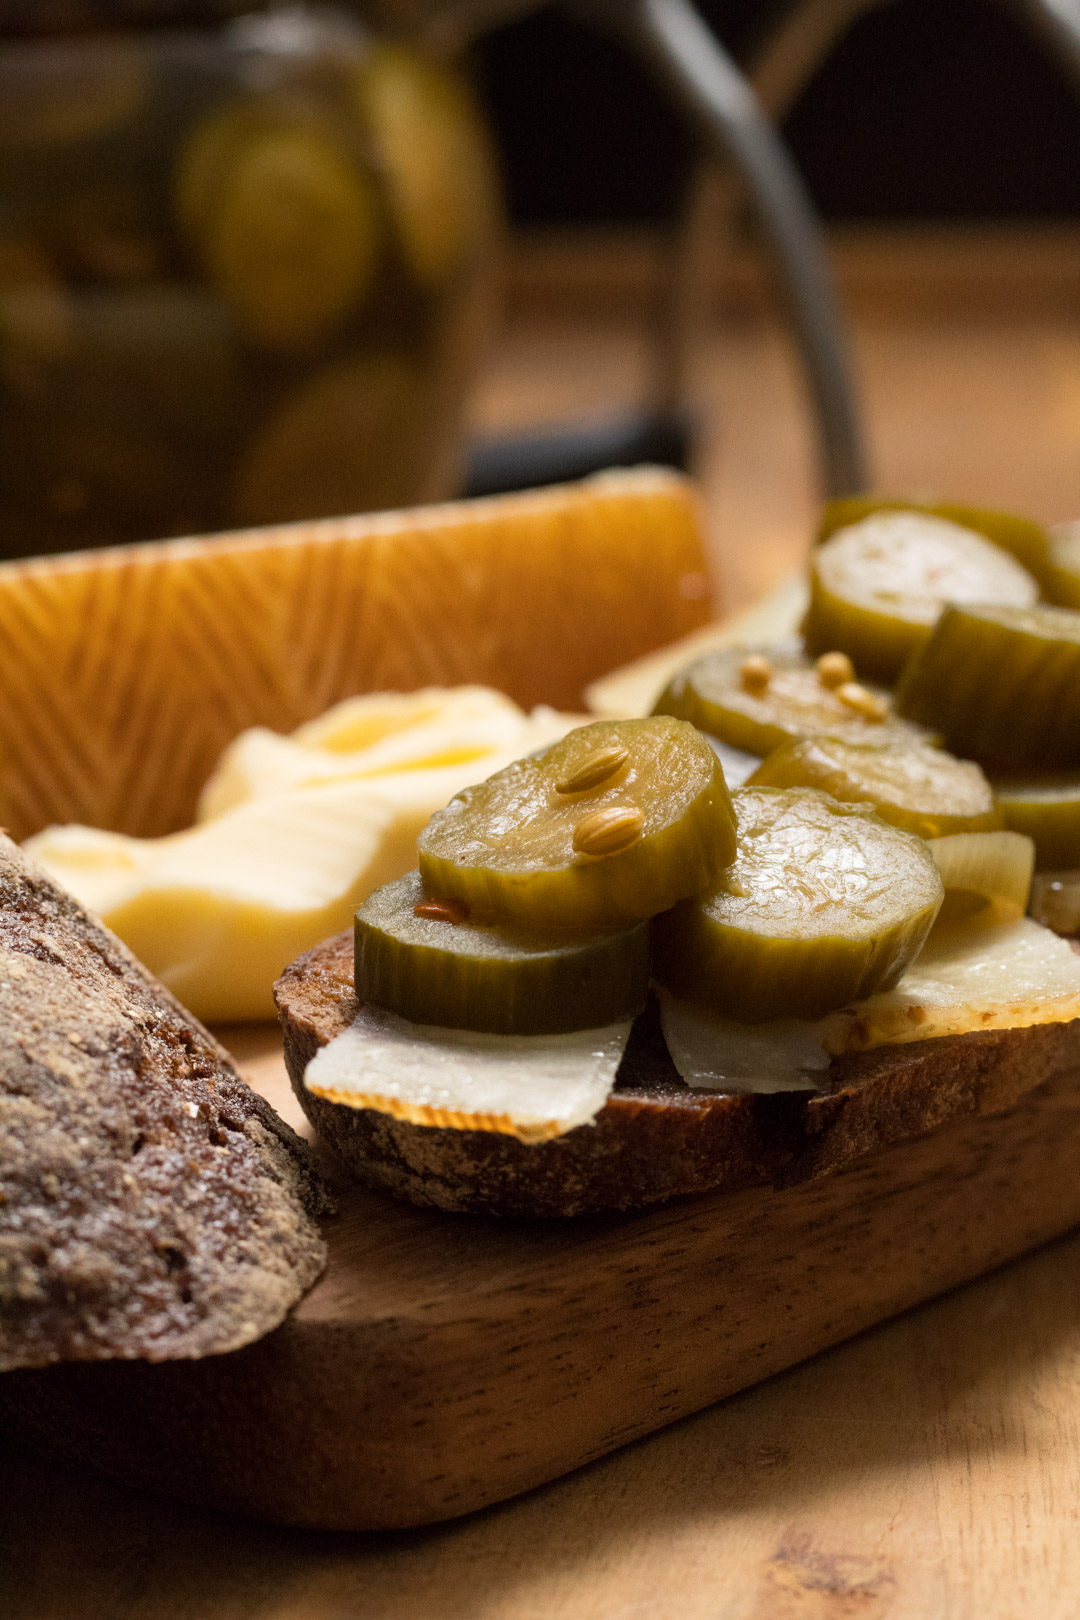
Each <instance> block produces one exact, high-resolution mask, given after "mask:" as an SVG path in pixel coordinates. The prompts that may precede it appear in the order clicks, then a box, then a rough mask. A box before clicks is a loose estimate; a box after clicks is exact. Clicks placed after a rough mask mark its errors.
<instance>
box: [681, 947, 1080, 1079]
mask: <svg viewBox="0 0 1080 1620" xmlns="http://www.w3.org/2000/svg"><path fill="white" fill-rule="evenodd" d="M1078 1017H1080V955H1078V954H1077V952H1075V951H1074V950H1073V949H1072V947H1071V946H1070V945H1069V943H1068V941H1067V940H1064V939H1059V938H1058V936H1057V935H1056V934H1052V933H1051V932H1050V931H1049V929H1046V928H1043V927H1041V926H1040V925H1039V924H1038V923H1036V922H1032V921H1031V919H1030V918H1027V917H1023V918H1020V919H1019V920H1017V921H1013V922H1009V923H1007V924H1005V925H1004V926H1000V925H987V926H974V925H970V926H967V927H962V928H959V927H958V928H950V929H942V928H937V929H935V930H934V931H933V932H932V934H931V936H930V939H929V941H928V942H927V945H926V946H925V947H924V949H923V951H922V952H921V954H920V955H919V957H918V959H917V960H916V961H915V962H914V963H913V964H912V965H911V967H909V968H908V970H907V972H906V973H905V974H904V976H903V978H902V979H901V980H900V982H899V984H898V985H897V986H896V988H895V989H893V990H888V991H882V992H881V993H880V994H878V995H875V996H870V997H868V998H867V999H866V1000H865V1001H861V1002H856V1003H854V1004H853V1005H852V1006H850V1007H845V1008H844V1009H842V1010H841V1011H840V1012H836V1013H830V1014H829V1016H828V1017H827V1018H823V1019H820V1020H818V1021H817V1022H814V1023H803V1022H799V1021H797V1020H777V1021H776V1022H775V1023H767V1024H756V1025H750V1024H734V1023H731V1022H729V1021H727V1020H723V1019H719V1018H713V1017H711V1016H710V1015H709V1014H708V1013H703V1012H701V1011H699V1010H698V1009H696V1008H692V1007H689V1006H687V1005H686V1004H685V1003H683V1002H679V1001H677V1000H676V999H675V998H674V997H672V996H669V995H666V994H664V995H663V996H662V997H661V1018H662V1023H663V1030H664V1038H665V1040H666V1042H667V1046H668V1050H669V1052H670V1053H671V1057H672V1061H673V1062H674V1064H675V1067H676V1068H677V1069H678V1071H679V1073H680V1075H681V1076H682V1078H683V1079H684V1080H685V1081H686V1083H687V1085H688V1086H691V1087H693V1088H695V1089H697V1090H704V1091H733V1092H734V1091H760V1092H768V1091H798V1090H803V1091H805V1090H812V1089H813V1088H814V1087H815V1086H816V1085H817V1083H818V1079H819V1078H820V1071H821V1070H823V1069H825V1068H827V1066H828V1064H829V1061H830V1060H831V1058H832V1057H839V1056H842V1055H843V1054H844V1053H846V1052H862V1051H867V1050H869V1049H871V1048H873V1047H875V1046H892V1045H899V1044H905V1043H907V1042H910V1041H924V1040H930V1039H933V1038H935V1037H937V1036H941V1035H967V1034H971V1033H972V1032H974V1031H976V1030H987V1029H1024V1028H1026V1027H1028V1026H1029V1025H1032V1024H1050V1023H1063V1022H1065V1021H1067V1020H1068V1019H1072V1018H1078Z"/></svg>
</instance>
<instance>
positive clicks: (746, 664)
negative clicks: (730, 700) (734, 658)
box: [739, 653, 773, 692]
mask: <svg viewBox="0 0 1080 1620" xmlns="http://www.w3.org/2000/svg"><path fill="white" fill-rule="evenodd" d="M772 675H773V669H772V665H771V664H770V663H769V660H768V659H767V658H762V656H761V654H760V653H751V654H750V656H749V658H744V659H743V661H742V663H741V664H740V665H739V684H740V685H741V686H742V689H743V691H744V692H764V691H765V689H766V687H767V686H768V684H769V682H770V681H771V680H772Z"/></svg>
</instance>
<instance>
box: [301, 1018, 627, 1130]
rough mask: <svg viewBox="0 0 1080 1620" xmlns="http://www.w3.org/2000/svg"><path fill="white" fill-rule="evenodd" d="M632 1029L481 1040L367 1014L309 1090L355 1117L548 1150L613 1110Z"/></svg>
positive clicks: (313, 1073) (320, 1067)
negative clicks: (386, 1117) (609, 1104)
mask: <svg viewBox="0 0 1080 1620" xmlns="http://www.w3.org/2000/svg"><path fill="white" fill-rule="evenodd" d="M631 1025H632V1020H627V1021H626V1022H624V1023H619V1024H611V1025H609V1026H608V1027H607V1028H605V1029H592V1030H581V1031H577V1032H575V1033H574V1034H569V1035H525V1036H521V1035H481V1034H478V1033H476V1032H475V1031H472V1030H461V1029H443V1028H436V1027H435V1026H433V1025H425V1024H412V1023H409V1022H408V1021H407V1020H406V1019H404V1018H399V1017H397V1016H396V1014H394V1013H391V1012H384V1011H382V1010H381V1009H380V1008H376V1007H362V1008H361V1009H360V1011H359V1013H358V1014H357V1016H356V1018H355V1019H354V1020H353V1022H352V1023H351V1024H350V1025H349V1027H348V1028H347V1029H346V1030H345V1031H343V1033H342V1034H340V1035H338V1036H337V1037H336V1038H335V1039H334V1040H332V1041H331V1042H330V1043H329V1044H328V1045H327V1046H323V1047H320V1049H319V1051H318V1052H317V1053H316V1054H315V1056H314V1057H313V1058H312V1060H311V1062H310V1063H309V1064H308V1066H307V1069H306V1071H305V1074H304V1085H305V1087H306V1088H307V1090H308V1091H310V1092H312V1093H313V1094H314V1095H315V1096H317V1097H323V1098H325V1099H326V1100H327V1101H329V1102H336V1103H343V1104H344V1105H345V1106H346V1107H349V1108H372V1109H375V1110H376V1111H378V1112H380V1113H385V1114H390V1115H392V1116H393V1117H394V1118H395V1119H405V1120H409V1121H410V1122H411V1123H413V1124H414V1125H433V1126H442V1127H444V1128H445V1127H449V1128H451V1129H456V1130H473V1131H495V1132H500V1133H503V1134H505V1135H509V1136H516V1137H517V1138H518V1139H519V1141H522V1142H543V1141H546V1140H548V1139H549V1138H550V1137H553V1136H561V1135H563V1134H564V1133H565V1132H566V1131H569V1130H573V1129H574V1127H575V1126H577V1125H585V1124H588V1122H589V1121H590V1120H592V1119H593V1118H595V1116H596V1115H597V1114H598V1113H599V1111H600V1109H601V1108H602V1107H603V1106H604V1103H605V1102H606V1101H607V1098H608V1095H609V1094H610V1092H611V1088H612V1086H613V1085H614V1084H615V1075H616V1073H617V1071H618V1068H619V1064H620V1062H621V1061H622V1055H623V1052H624V1050H625V1048H626V1042H627V1039H628V1038H629V1035H630V1029H631Z"/></svg>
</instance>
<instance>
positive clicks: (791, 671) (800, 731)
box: [653, 646, 930, 759]
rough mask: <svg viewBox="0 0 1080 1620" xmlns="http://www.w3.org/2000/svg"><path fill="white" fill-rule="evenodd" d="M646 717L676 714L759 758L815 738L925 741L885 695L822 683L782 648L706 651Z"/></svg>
mask: <svg viewBox="0 0 1080 1620" xmlns="http://www.w3.org/2000/svg"><path fill="white" fill-rule="evenodd" d="M766 671H767V677H766V674H765V672H766ZM653 713H654V714H672V715H677V716H678V718H679V719H681V720H688V721H689V722H690V724H691V725H694V726H697V728H698V730H699V731H704V732H707V733H708V735H709V736H711V737H716V738H718V739H719V740H720V741H721V742H723V743H727V744H728V745H729V746H730V747H732V748H741V749H743V750H744V751H745V752H746V753H748V754H756V755H757V756H758V758H759V759H760V758H764V756H765V755H766V754H771V753H772V751H773V749H774V748H780V747H782V746H783V744H784V743H790V742H797V741H799V740H800V739H801V738H804V737H816V736H819V735H820V734H821V733H823V732H827V733H828V734H829V735H830V736H836V737H844V738H846V739H847V740H848V741H851V742H878V741H890V742H901V741H904V742H927V741H928V740H930V739H929V737H928V734H927V733H926V732H925V731H924V730H923V729H922V728H921V727H917V726H912V725H910V724H908V723H906V722H905V721H903V720H898V719H897V718H896V716H895V714H894V713H893V710H892V699H891V698H890V696H889V694H888V693H887V692H883V691H881V690H879V689H876V688H873V687H871V688H866V687H862V686H860V685H859V683H857V682H848V681H844V682H840V683H839V684H837V685H835V686H834V685H830V684H827V683H826V681H824V680H823V679H822V677H821V673H820V671H819V669H818V667H817V665H816V664H815V663H814V662H813V661H812V660H810V659H808V658H806V657H805V656H804V655H803V654H802V653H801V652H796V651H793V650H792V649H791V648H790V646H784V647H722V648H720V649H718V650H717V651H716V652H711V653H706V654H705V655H704V656H703V657H701V658H697V659H695V660H694V662H693V663H692V664H690V665H689V666H688V667H687V668H686V669H684V670H681V671H680V672H679V674H678V675H676V676H675V677H674V679H673V680H671V681H670V682H669V683H668V685H667V686H666V687H665V689H664V691H663V692H662V693H661V694H660V697H659V698H658V700H657V702H656V706H655V708H654V710H653Z"/></svg>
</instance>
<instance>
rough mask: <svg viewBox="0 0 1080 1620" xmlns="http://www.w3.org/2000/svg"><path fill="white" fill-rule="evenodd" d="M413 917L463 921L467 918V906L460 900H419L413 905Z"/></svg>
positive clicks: (452, 921)
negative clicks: (417, 903)
mask: <svg viewBox="0 0 1080 1620" xmlns="http://www.w3.org/2000/svg"><path fill="white" fill-rule="evenodd" d="M413 916H414V917H425V918H426V919H427V921H428V922H444V923H463V922H466V921H467V920H468V916H469V908H468V906H464V905H462V903H461V901H460V900H421V901H420V904H419V905H417V906H413Z"/></svg>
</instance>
